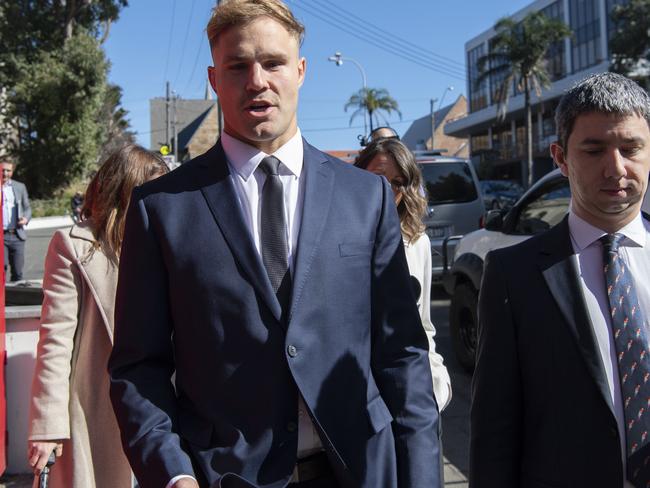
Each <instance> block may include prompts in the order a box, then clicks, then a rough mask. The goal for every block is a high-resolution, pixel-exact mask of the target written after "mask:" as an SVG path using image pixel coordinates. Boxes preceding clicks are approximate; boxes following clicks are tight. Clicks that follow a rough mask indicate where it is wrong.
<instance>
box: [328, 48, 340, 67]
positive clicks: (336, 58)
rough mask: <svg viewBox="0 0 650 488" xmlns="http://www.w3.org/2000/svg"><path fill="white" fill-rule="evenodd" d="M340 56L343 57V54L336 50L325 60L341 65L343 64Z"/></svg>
mask: <svg viewBox="0 0 650 488" xmlns="http://www.w3.org/2000/svg"><path fill="white" fill-rule="evenodd" d="M342 58H343V55H342V54H341V53H340V52H338V51H337V52H335V53H334V56H330V57H329V58H327V60H328V61H332V62H334V63H336V66H341V65H343V59H342Z"/></svg>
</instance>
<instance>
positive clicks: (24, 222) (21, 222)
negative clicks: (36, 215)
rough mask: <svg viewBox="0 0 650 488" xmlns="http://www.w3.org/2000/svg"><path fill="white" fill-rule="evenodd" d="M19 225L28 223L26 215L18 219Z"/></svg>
mask: <svg viewBox="0 0 650 488" xmlns="http://www.w3.org/2000/svg"><path fill="white" fill-rule="evenodd" d="M18 225H20V226H21V227H22V226H24V225H27V219H26V218H25V217H20V218H19V219H18Z"/></svg>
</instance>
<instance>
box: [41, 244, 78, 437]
mask: <svg viewBox="0 0 650 488" xmlns="http://www.w3.org/2000/svg"><path fill="white" fill-rule="evenodd" d="M74 256H75V254H74V250H73V249H72V245H71V243H70V240H69V239H68V238H67V236H66V234H65V233H64V231H57V232H56V233H55V234H54V236H53V237H52V240H51V241H50V245H49V248H48V251H47V256H46V258H45V274H44V278H43V305H42V309H41V326H40V329H39V341H38V351H37V357H36V369H35V371H34V378H33V382H32V396H31V403H30V410H29V417H30V422H29V425H30V433H29V439H30V440H55V439H67V438H69V437H70V419H69V414H68V403H69V390H70V372H71V361H72V352H73V347H74V336H75V332H76V330H77V321H78V314H79V301H80V299H81V292H80V290H81V277H80V275H79V270H78V268H77V267H76V263H75V257H74Z"/></svg>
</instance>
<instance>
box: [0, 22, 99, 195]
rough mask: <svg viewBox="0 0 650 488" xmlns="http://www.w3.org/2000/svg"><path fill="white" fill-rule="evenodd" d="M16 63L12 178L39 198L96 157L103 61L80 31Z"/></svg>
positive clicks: (79, 173)
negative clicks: (61, 44)
mask: <svg viewBox="0 0 650 488" xmlns="http://www.w3.org/2000/svg"><path fill="white" fill-rule="evenodd" d="M19 68H20V69H19V72H20V74H21V76H20V77H19V78H18V79H17V81H16V84H15V86H14V89H13V93H12V95H11V96H10V100H11V108H10V113H11V110H12V109H13V113H11V115H13V118H15V120H18V121H19V124H18V137H17V144H16V147H15V149H14V154H15V155H16V156H17V157H18V159H19V161H20V164H19V165H18V167H17V173H18V175H17V177H18V178H20V179H22V180H24V181H25V183H26V184H27V186H28V188H29V189H30V193H32V194H33V195H34V196H36V197H42V196H47V195H48V194H49V193H50V192H51V191H53V190H55V189H57V188H59V187H61V186H63V185H64V184H65V183H67V182H68V181H69V180H70V179H72V178H75V177H78V176H81V175H82V173H83V171H84V169H85V168H86V167H87V166H88V164H89V163H92V162H95V161H96V160H97V156H98V153H99V149H100V145H101V136H102V127H101V124H100V120H99V115H100V109H101V107H102V104H103V101H104V97H105V91H106V60H105V59H104V54H103V52H102V50H101V49H100V47H99V45H98V43H97V41H96V40H95V39H94V38H93V37H91V36H88V35H85V34H80V35H75V36H73V37H72V38H70V39H69V40H68V41H67V42H66V43H65V45H64V47H63V48H62V49H60V50H55V51H52V52H43V53H42V54H41V56H40V58H38V59H37V60H36V61H35V62H31V63H28V64H25V65H24V66H23V65H19Z"/></svg>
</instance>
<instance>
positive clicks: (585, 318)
mask: <svg viewBox="0 0 650 488" xmlns="http://www.w3.org/2000/svg"><path fill="white" fill-rule="evenodd" d="M545 242H546V244H547V245H546V247H545V248H543V249H542V251H541V254H540V258H541V259H540V267H541V270H542V275H543V276H544V279H545V280H546V283H547V285H548V287H549V289H550V291H551V294H552V295H553V298H554V299H555V301H556V302H557V304H558V306H559V307H560V310H561V311H562V315H563V316H564V318H565V320H566V323H567V324H568V326H569V328H570V330H571V332H572V335H573V336H574V338H575V340H576V342H577V344H578V348H579V350H580V352H581V356H582V358H583V360H584V361H585V364H586V366H587V369H588V370H589V372H590V374H591V376H592V377H593V379H594V381H595V382H596V385H597V387H598V389H599V390H600V393H601V394H602V396H603V400H605V402H606V403H607V405H608V406H609V408H610V410H611V411H612V415H613V414H614V406H613V404H612V398H611V394H610V391H609V384H608V382H607V377H606V376H605V371H604V368H603V365H602V359H601V357H600V353H599V350H598V343H597V341H596V337H595V335H594V331H593V327H592V325H591V320H590V318H589V312H588V310H587V305H586V303H585V300H584V295H583V292H582V287H581V284H580V277H579V276H578V269H577V266H576V262H575V254H574V252H573V245H572V244H571V237H570V234H569V223H568V219H567V218H565V219H564V220H563V221H562V222H561V223H560V224H558V225H557V226H556V227H555V228H553V229H552V230H550V231H549V233H548V238H547V239H546V241H545Z"/></svg>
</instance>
